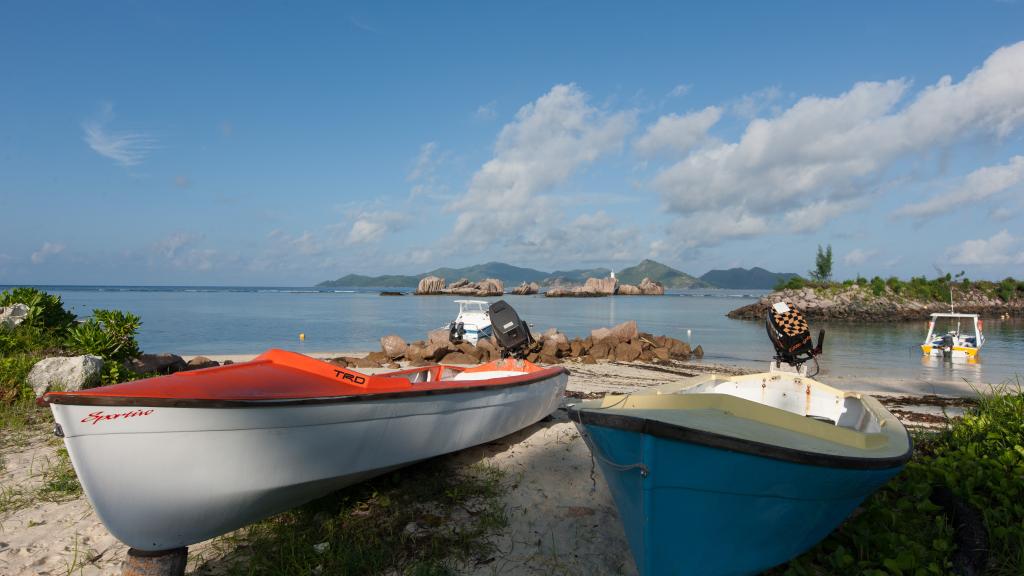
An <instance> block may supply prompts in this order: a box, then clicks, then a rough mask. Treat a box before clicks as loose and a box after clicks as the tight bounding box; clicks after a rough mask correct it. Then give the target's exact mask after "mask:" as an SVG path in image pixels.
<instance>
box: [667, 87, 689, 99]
mask: <svg viewBox="0 0 1024 576" xmlns="http://www.w3.org/2000/svg"><path fill="white" fill-rule="evenodd" d="M691 88H692V86H690V85H689V84H679V85H677V86H676V87H675V88H673V89H671V90H669V92H668V97H669V98H680V97H682V96H686V95H687V94H689V93H690V89H691Z"/></svg>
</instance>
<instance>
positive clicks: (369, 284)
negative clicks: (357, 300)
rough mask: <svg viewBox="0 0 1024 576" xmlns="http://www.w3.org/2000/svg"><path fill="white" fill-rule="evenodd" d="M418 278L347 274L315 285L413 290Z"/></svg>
mask: <svg viewBox="0 0 1024 576" xmlns="http://www.w3.org/2000/svg"><path fill="white" fill-rule="evenodd" d="M419 282H420V276H396V275H388V276H363V275H362V274H348V275H347V276H342V277H341V278H338V279H337V280H327V281H325V282H321V283H319V284H317V285H316V287H317V288H415V287H416V285H417V284H419Z"/></svg>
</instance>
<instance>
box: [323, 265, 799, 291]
mask: <svg viewBox="0 0 1024 576" xmlns="http://www.w3.org/2000/svg"><path fill="white" fill-rule="evenodd" d="M611 273H612V270H610V269H608V268H582V269H574V270H555V271H554V272H544V271H541V270H536V269H533V268H522V267H519V266H512V265H510V264H505V263H503V262H488V263H486V264H477V265H475V266H468V267H465V268H437V269H435V270H431V271H430V272H425V273H423V274H417V275H413V276H402V275H384V276H364V275H361V274H348V275H346V276H342V277H341V278H338V279H336V280H328V281H325V282H321V283H319V284H317V287H319V288H366V287H373V288H405V289H411V288H415V287H416V286H418V285H419V282H420V280H422V279H423V278H427V277H430V276H436V277H439V278H447V279H466V280H468V281H470V282H480V281H482V280H486V279H491V278H493V279H498V280H501V281H502V282H503V283H504V284H505V285H506V286H515V285H518V284H523V283H526V284H531V283H536V284H537V285H539V286H542V287H545V288H559V287H570V286H580V285H584V284H586V283H587V279H589V278H593V279H602V278H608V277H609V276H610V275H611ZM615 276H616V278H617V279H618V281H619V282H620V283H623V284H631V285H639V284H640V283H641V282H643V280H644V278H648V279H650V280H651V281H652V282H656V283H658V284H660V285H661V286H663V287H664V288H668V289H674V290H680V289H687V288H729V289H771V288H773V287H774V286H776V285H777V284H779V283H780V282H787V281H789V280H790V279H791V278H793V277H796V276H797V274H793V273H777V272H769V271H768V270H765V269H764V268H758V267H754V268H751V269H749V270H748V269H746V268H730V269H728V270H711V271H710V272H708V273H707V274H704V275H703V276H700V277H699V278H698V277H694V276H691V275H689V274H687V273H686V272H683V271H681V270H676V269H675V268H672V267H671V266H666V265H665V264H662V263H660V262H655V261H654V260H644V261H642V262H640V263H639V264H637V265H636V266H631V267H629V268H623V269H622V270H619V271H617V272H616V273H615Z"/></svg>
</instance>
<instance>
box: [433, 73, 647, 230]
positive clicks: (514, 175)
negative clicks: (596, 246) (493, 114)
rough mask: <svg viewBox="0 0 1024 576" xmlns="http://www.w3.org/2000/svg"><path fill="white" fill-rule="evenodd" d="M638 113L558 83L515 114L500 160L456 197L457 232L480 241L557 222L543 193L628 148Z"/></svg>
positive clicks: (501, 141) (501, 139) (501, 140)
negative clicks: (612, 108)
mask: <svg viewBox="0 0 1024 576" xmlns="http://www.w3.org/2000/svg"><path fill="white" fill-rule="evenodd" d="M634 122H635V114H634V113H633V112H619V113H616V114H606V113H604V112H602V111H601V110H598V109H596V108H593V107H591V106H589V105H588V104H587V96H586V94H584V93H583V92H582V91H581V90H579V88H577V87H576V86H575V85H572V84H569V85H564V84H559V85H557V86H555V87H553V88H552V89H551V91H549V92H548V93H547V94H545V95H543V96H541V97H540V98H538V99H537V100H536V101H535V102H532V103H530V104H527V105H525V106H523V107H522V108H520V109H519V111H518V112H517V113H516V117H515V120H514V121H512V122H510V123H509V124H506V125H505V126H504V127H503V128H502V130H501V133H500V135H499V136H498V140H497V143H496V144H495V152H494V158H492V159H491V160H489V161H487V162H486V163H485V164H484V165H483V166H482V167H481V168H480V169H479V170H478V171H477V172H476V173H475V174H474V175H473V178H472V179H471V181H470V185H469V190H468V191H467V192H466V194H464V195H463V196H462V197H461V198H459V199H457V200H456V201H454V202H452V203H450V204H449V205H448V210H450V211H455V212H458V217H457V218H456V223H455V229H454V232H455V235H456V237H464V236H467V235H468V236H471V237H473V238H474V240H475V241H476V240H481V239H487V238H506V239H507V238H508V237H510V236H523V235H525V236H530V235H536V233H537V232H538V230H551V229H552V228H554V227H556V226H557V225H558V215H557V214H553V213H552V207H553V202H552V201H551V198H549V197H546V196H544V194H545V193H548V192H550V191H551V190H552V189H553V188H555V187H556V186H558V185H560V184H563V183H564V182H566V181H567V180H568V179H569V178H570V177H571V176H572V175H573V174H574V173H575V172H577V171H578V170H579V169H581V168H582V167H584V166H586V165H588V164H591V163H592V162H594V161H595V160H596V159H598V158H599V157H601V156H603V155H605V154H609V153H611V152H615V151H617V150H620V149H621V148H622V144H623V141H624V139H625V137H626V135H627V134H628V133H629V132H630V131H631V130H632V129H633V125H634Z"/></svg>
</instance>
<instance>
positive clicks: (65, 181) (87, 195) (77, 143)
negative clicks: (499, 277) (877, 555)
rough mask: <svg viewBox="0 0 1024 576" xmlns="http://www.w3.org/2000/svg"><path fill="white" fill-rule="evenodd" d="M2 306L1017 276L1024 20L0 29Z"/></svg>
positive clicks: (80, 15)
mask: <svg viewBox="0 0 1024 576" xmlns="http://www.w3.org/2000/svg"><path fill="white" fill-rule="evenodd" d="M0 206H2V210H0V214H2V216H0V284H16V283H26V284H133V285H134V284H138V285H145V284H178V285H278V286H305V285H311V284H313V283H316V282H319V281H322V280H326V279H332V278H337V277H340V276H343V275H345V274H349V273H358V274H371V275H372V274H385V273H387V274H414V273H420V272H425V271H428V270H431V269H433V268H436V267H439V266H453V267H458V266H466V265H472V264H477V263H481V262H487V261H501V262H507V263H510V264H514V265H518V266H528V267H532V268H538V269H541V270H545V271H552V270H559V269H560V270H566V269H572V268H590V267H595V266H605V267H609V268H612V269H621V268H624V267H626V266H631V265H634V264H636V263H637V262H639V261H640V260H642V259H644V258H652V259H655V260H658V261H660V262H663V263H665V264H668V265H670V266H673V267H675V268H678V269H681V270H683V271H686V272H688V273H691V274H695V275H700V274H702V273H704V272H706V271H708V270H710V269H715V268H730V267H734V266H743V267H752V266H761V267H764V268H767V269H769V270H773V271H784V272H797V273H806V271H807V270H808V269H810V268H811V267H813V264H814V254H815V251H816V249H817V246H818V245H831V246H832V248H833V253H834V255H835V265H834V274H835V276H836V277H838V278H849V277H854V276H856V275H858V274H860V275H863V276H866V277H871V276H874V275H880V276H883V277H888V276H893V275H895V276H900V277H908V276H911V275H922V274H924V275H928V276H930V277H931V276H935V275H936V274H940V273H942V274H944V273H947V272H950V273H957V272H959V271H961V270H963V271H966V273H967V274H968V276H969V277H971V278H979V279H980V278H988V279H998V278H1002V277H1005V276H1008V275H1015V276H1017V277H1020V276H1024V2H1009V1H1002V2H999V1H964V2H856V3H852V2H851V3H843V4H840V3H832V2H829V3H820V2H793V1H780V2H770V3H769V2H715V3H701V5H698V3H677V2H631V3H621V2H582V1H580V2H557V1H556V2H515V3H507V2H506V3H498V2H436V3H435V2H430V3H426V2H415V3H413V2H409V3H396V2H366V3H344V2H248V3H228V2H173V3H171V2H118V1H112V2H104V3H85V2H30V1H11V0H0Z"/></svg>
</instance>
